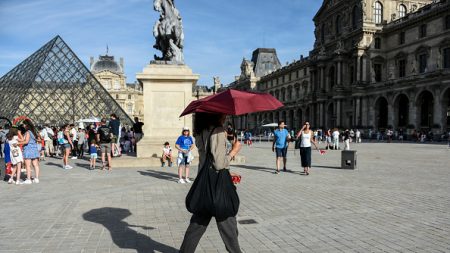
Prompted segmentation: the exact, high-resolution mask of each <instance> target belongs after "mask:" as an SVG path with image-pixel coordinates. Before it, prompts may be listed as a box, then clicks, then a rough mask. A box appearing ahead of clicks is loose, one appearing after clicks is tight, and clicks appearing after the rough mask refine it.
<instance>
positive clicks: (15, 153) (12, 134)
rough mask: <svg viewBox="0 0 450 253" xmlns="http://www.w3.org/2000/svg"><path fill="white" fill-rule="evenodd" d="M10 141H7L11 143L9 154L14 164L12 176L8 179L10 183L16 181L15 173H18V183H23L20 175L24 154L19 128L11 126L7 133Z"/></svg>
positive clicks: (7, 143)
mask: <svg viewBox="0 0 450 253" xmlns="http://www.w3.org/2000/svg"><path fill="white" fill-rule="evenodd" d="M7 139H8V142H6V143H5V146H6V145H9V152H10V153H9V155H10V159H11V164H12V166H13V170H12V174H11V177H10V178H9V180H8V184H13V183H14V175H16V182H15V184H16V185H19V184H22V182H21V180H20V176H21V174H22V172H21V170H22V164H23V154H22V150H21V149H20V147H19V136H18V130H17V128H11V129H10V130H9V133H8V134H7Z"/></svg>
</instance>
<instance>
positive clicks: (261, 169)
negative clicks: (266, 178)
mask: <svg viewBox="0 0 450 253" xmlns="http://www.w3.org/2000/svg"><path fill="white" fill-rule="evenodd" d="M232 167H236V168H241V169H246V170H257V171H263V172H266V173H271V174H273V173H275V169H274V168H265V167H259V166H249V165H233V166H232ZM286 168H288V167H286ZM280 173H291V174H301V173H300V171H293V170H289V169H288V170H287V171H283V170H281V172H280Z"/></svg>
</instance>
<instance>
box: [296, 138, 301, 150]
mask: <svg viewBox="0 0 450 253" xmlns="http://www.w3.org/2000/svg"><path fill="white" fill-rule="evenodd" d="M301 144H302V139H301V138H297V139H295V149H300V146H301Z"/></svg>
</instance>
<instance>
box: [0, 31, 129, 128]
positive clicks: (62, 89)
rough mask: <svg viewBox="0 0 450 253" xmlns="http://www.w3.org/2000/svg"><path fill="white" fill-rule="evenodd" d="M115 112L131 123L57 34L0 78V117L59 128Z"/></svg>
mask: <svg viewBox="0 0 450 253" xmlns="http://www.w3.org/2000/svg"><path fill="white" fill-rule="evenodd" d="M112 113H115V114H117V116H118V117H119V118H120V120H121V122H122V125H132V120H131V119H130V117H129V116H128V115H127V114H126V113H125V111H124V110H123V109H122V108H121V107H120V105H119V104H118V103H117V102H116V101H115V100H114V99H113V97H112V96H111V95H110V94H109V93H108V92H107V91H106V89H105V88H104V87H103V86H102V85H101V84H100V83H99V81H98V80H97V79H95V77H94V75H93V74H92V73H91V72H90V71H89V70H88V69H87V68H86V66H84V64H83V63H82V62H81V61H80V59H79V58H78V57H77V56H76V55H75V53H74V52H73V51H72V49H70V47H69V46H68V45H67V44H66V43H65V42H64V41H63V40H62V38H61V37H60V36H59V35H58V36H56V37H55V38H54V39H52V40H51V41H49V42H48V43H47V44H45V45H44V46H43V47H41V48H40V49H39V50H38V51H36V52H35V53H33V54H32V55H31V56H30V57H28V58H27V59H25V60H24V61H23V62H21V63H20V64H19V65H17V66H16V67H15V68H13V69H12V70H11V71H9V72H8V73H6V74H5V75H4V76H3V77H1V78H0V116H2V117H6V118H8V119H13V118H15V117H17V116H27V117H28V118H30V119H31V120H32V121H33V122H34V123H35V124H38V125H44V124H50V125H61V124H64V123H74V122H76V121H78V120H80V119H84V118H90V117H98V118H102V117H107V118H109V115H110V114H112Z"/></svg>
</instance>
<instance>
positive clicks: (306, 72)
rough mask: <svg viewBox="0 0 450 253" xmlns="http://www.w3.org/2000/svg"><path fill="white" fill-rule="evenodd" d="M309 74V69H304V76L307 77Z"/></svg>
mask: <svg viewBox="0 0 450 253" xmlns="http://www.w3.org/2000/svg"><path fill="white" fill-rule="evenodd" d="M307 74H308V69H307V68H304V69H303V76H306V75H307Z"/></svg>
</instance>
